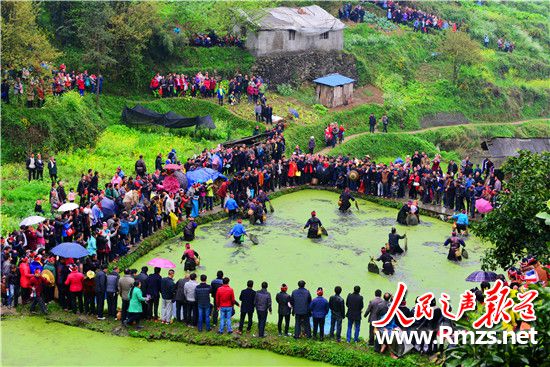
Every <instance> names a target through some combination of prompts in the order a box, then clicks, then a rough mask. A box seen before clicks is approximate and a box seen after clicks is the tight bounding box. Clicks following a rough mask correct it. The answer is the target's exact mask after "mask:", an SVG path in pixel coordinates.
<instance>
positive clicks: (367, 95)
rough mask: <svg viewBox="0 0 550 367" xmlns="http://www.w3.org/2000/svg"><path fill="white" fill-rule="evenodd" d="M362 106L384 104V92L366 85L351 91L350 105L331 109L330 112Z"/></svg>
mask: <svg viewBox="0 0 550 367" xmlns="http://www.w3.org/2000/svg"><path fill="white" fill-rule="evenodd" d="M364 104H378V105H383V104H384V92H382V90H380V89H378V88H376V87H375V86H374V85H366V86H364V87H361V88H358V89H356V90H354V91H353V99H352V101H351V103H350V104H347V105H345V106H338V107H334V108H331V109H330V111H331V112H334V111H342V110H348V109H351V108H355V107H357V106H361V105H364Z"/></svg>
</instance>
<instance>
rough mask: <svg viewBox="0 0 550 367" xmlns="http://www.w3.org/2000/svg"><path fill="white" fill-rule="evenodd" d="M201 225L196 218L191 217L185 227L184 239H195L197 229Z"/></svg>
mask: <svg viewBox="0 0 550 367" xmlns="http://www.w3.org/2000/svg"><path fill="white" fill-rule="evenodd" d="M198 226H199V225H198V224H197V222H195V218H193V217H189V221H188V222H187V224H186V225H185V227H183V240H184V241H187V242H189V241H193V240H194V239H195V230H196V229H197V227H198Z"/></svg>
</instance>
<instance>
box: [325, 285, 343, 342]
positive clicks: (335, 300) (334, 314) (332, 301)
mask: <svg viewBox="0 0 550 367" xmlns="http://www.w3.org/2000/svg"><path fill="white" fill-rule="evenodd" d="M340 293H342V287H340V286H337V287H335V288H334V296H332V297H330V298H329V300H328V307H329V309H330V332H329V337H330V338H334V329H336V341H338V342H339V341H340V340H341V337H342V320H343V319H344V316H345V315H346V306H345V305H344V299H343V298H342V297H341V296H340Z"/></svg>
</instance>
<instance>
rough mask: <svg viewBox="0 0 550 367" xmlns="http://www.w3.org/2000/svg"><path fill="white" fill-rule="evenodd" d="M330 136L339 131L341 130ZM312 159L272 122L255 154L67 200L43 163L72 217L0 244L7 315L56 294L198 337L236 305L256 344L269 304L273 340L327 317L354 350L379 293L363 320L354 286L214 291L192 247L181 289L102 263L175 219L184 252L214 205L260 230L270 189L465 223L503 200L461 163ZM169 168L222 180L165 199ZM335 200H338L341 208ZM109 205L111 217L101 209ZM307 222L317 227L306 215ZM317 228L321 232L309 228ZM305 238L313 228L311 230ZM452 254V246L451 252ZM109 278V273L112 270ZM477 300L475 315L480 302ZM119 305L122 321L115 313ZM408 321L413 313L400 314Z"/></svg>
mask: <svg viewBox="0 0 550 367" xmlns="http://www.w3.org/2000/svg"><path fill="white" fill-rule="evenodd" d="M332 127H333V128H337V130H338V131H340V127H339V126H338V125H337V124H336V125H333V126H332ZM308 148H310V149H311V151H310V152H306V153H304V152H302V151H301V149H300V147H299V146H297V147H295V149H294V151H292V152H289V151H288V150H287V147H286V142H285V138H284V125H283V124H281V123H279V124H277V125H276V126H275V127H273V128H271V129H267V131H266V135H265V140H263V141H261V142H259V143H257V144H255V145H252V146H246V145H242V146H236V147H228V148H225V147H222V146H218V147H217V148H214V149H210V150H208V149H205V150H204V151H203V152H201V153H200V154H198V155H197V156H195V157H193V158H188V159H187V160H181V159H179V158H178V157H177V152H176V151H175V150H174V149H172V150H170V151H169V152H168V154H167V156H166V160H164V159H163V155H162V154H161V153H159V154H158V155H157V156H156V157H155V161H154V171H153V170H151V171H150V170H148V167H147V166H148V165H147V164H146V162H145V158H144V157H143V156H140V158H139V160H138V161H136V163H135V166H134V172H132V174H131V175H127V174H126V173H125V172H124V171H123V170H122V169H121V167H119V168H117V170H116V172H114V173H113V174H112V176H111V175H109V176H108V180H107V182H105V183H103V184H100V175H99V173H98V172H97V171H93V170H92V169H90V170H89V171H88V172H87V173H84V174H82V176H81V179H80V181H79V182H78V184H77V185H76V190H74V189H73V188H71V189H69V193H66V191H65V184H64V182H63V181H62V180H58V179H57V165H56V164H55V159H54V158H53V157H50V158H49V162H54V163H53V164H52V166H53V167H55V170H54V171H52V170H50V172H49V173H50V177H51V180H52V184H51V191H50V204H51V207H52V213H55V212H56V209H57V208H59V207H60V206H61V205H63V204H66V203H78V204H77V206H78V208H76V209H73V210H69V211H65V212H62V213H59V214H57V215H56V217H55V218H54V219H51V220H47V221H45V222H43V223H40V224H38V225H37V226H36V228H34V226H22V227H21V228H20V229H19V230H17V231H14V232H12V233H11V234H10V236H8V237H7V238H2V239H1V240H2V274H3V279H2V280H3V284H4V287H2V289H3V290H4V292H3V293H2V296H3V300H4V304H5V305H7V306H12V305H17V304H18V302H19V297H21V300H22V302H23V303H31V311H34V310H35V309H36V307H37V306H38V307H39V308H40V309H41V310H42V311H43V312H47V303H48V302H52V301H53V295H54V287H57V294H59V303H60V304H61V306H62V307H63V309H66V310H72V311H73V312H80V313H88V314H92V315H95V316H96V317H97V318H98V319H99V320H103V319H104V318H105V317H106V316H107V317H111V318H119V319H120V320H121V322H122V323H123V324H124V325H126V326H129V325H131V324H135V325H136V327H141V326H140V323H139V322H140V320H143V319H152V320H155V319H156V320H160V321H161V322H163V323H172V322H173V321H174V319H175V320H176V321H179V322H183V323H186V324H188V325H191V326H196V327H197V328H198V330H203V329H206V330H210V329H211V328H212V325H217V326H218V328H217V331H218V332H219V333H223V332H224V331H227V332H233V326H232V322H231V318H232V315H233V313H234V312H235V311H234V308H235V306H237V307H240V308H241V310H240V320H239V326H238V328H237V330H235V332H237V333H240V332H244V327H245V321H248V322H247V323H246V328H247V331H250V330H251V328H252V323H251V320H252V319H253V314H254V312H255V313H256V315H257V316H256V317H257V321H258V326H257V327H258V331H257V333H258V334H257V335H258V336H260V337H263V336H265V324H266V319H267V314H268V312H272V311H273V310H272V309H273V308H275V304H276V305H277V313H278V332H279V334H281V335H288V332H289V319H290V315H294V316H295V328H294V337H295V338H299V337H301V336H305V337H308V338H309V337H311V336H313V337H314V338H317V337H318V338H319V339H321V340H322V339H324V337H325V335H324V323H325V319H326V318H327V315H328V313H329V311H330V315H331V316H330V323H331V328H330V330H331V331H330V332H329V335H328V337H331V338H335V339H336V340H337V341H340V340H341V338H342V336H341V328H342V320H343V319H344V318H347V319H348V324H347V332H346V335H345V338H346V341H348V342H351V341H355V342H358V340H359V332H360V331H359V330H360V325H361V320H362V318H363V317H367V318H368V321H369V323H372V322H373V321H375V320H378V319H379V318H380V317H381V316H382V315H384V314H385V313H386V311H387V309H388V306H389V305H391V302H392V295H391V294H389V293H386V294H385V295H384V296H383V297H382V292H381V291H380V290H377V291H376V292H375V298H374V299H373V300H372V301H371V302H370V303H369V305H368V306H367V308H366V310H364V308H365V307H364V306H365V304H364V302H363V297H362V296H361V294H360V287H359V286H355V287H354V288H353V291H352V292H350V293H349V294H348V295H347V297H346V298H345V300H344V297H343V296H342V287H341V286H337V287H335V288H334V294H333V295H332V296H331V297H330V298H329V299H328V300H327V299H326V298H325V297H324V289H323V287H322V285H318V286H317V285H316V286H317V288H316V289H317V290H316V292H315V294H316V297H313V296H312V295H311V293H310V292H309V291H308V290H307V289H306V288H305V282H303V281H300V282H299V283H298V288H297V289H296V290H294V291H293V292H291V293H288V287H287V286H286V285H285V284H282V285H281V287H280V292H278V293H277V295H276V296H275V298H274V300H273V299H272V297H271V294H270V292H269V291H268V289H269V285H268V284H267V283H266V282H262V284H261V288H260V289H259V290H254V283H253V281H249V282H248V284H247V287H246V289H244V290H243V291H242V292H241V294H240V296H239V298H238V299H237V297H236V295H235V292H234V290H233V289H232V288H231V286H230V280H229V278H227V277H226V276H224V274H223V272H222V271H219V272H218V274H217V276H216V279H215V280H214V281H212V282H210V284H208V278H207V275H206V274H201V275H200V276H199V274H197V273H196V265H197V263H198V261H197V260H199V259H200V257H199V254H198V253H197V252H196V251H194V250H193V249H192V248H191V246H190V245H187V246H186V250H185V252H184V255H183V257H182V262H183V261H185V264H186V265H185V268H184V269H185V270H186V273H185V275H183V276H182V277H181V279H179V280H177V281H176V280H175V275H176V274H175V271H174V270H169V271H168V273H167V274H166V276H165V277H162V276H161V271H162V270H161V269H160V268H155V269H153V273H152V274H150V273H149V268H147V267H144V268H142V269H141V272H138V271H137V270H133V269H118V268H117V267H116V266H114V265H116V264H111V265H109V264H110V263H111V262H112V261H113V260H116V259H117V258H119V257H120V256H124V255H125V254H126V253H127V251H128V250H129V249H131V247H132V246H133V245H137V244H139V241H140V240H141V239H143V238H145V237H147V236H148V235H150V234H151V233H153V232H154V231H156V230H158V229H159V228H162V226H164V225H165V223H169V222H170V223H171V222H172V218H176V219H175V220H176V222H177V221H178V220H181V221H186V223H185V228H184V230H183V237H184V240H185V241H192V240H193V239H194V231H195V229H196V227H197V225H196V223H194V218H196V217H199V216H201V215H202V214H203V213H205V212H208V211H210V210H213V208H214V205H215V204H216V202H219V204H220V205H221V206H222V207H223V208H224V209H225V211H226V212H227V215H228V216H229V217H230V218H233V219H236V218H238V217H246V216H248V217H249V218H250V220H251V223H253V224H254V223H256V222H258V221H259V222H260V223H262V222H263V219H264V218H265V211H266V204H267V203H268V202H269V196H268V194H269V192H272V191H274V190H275V189H276V188H282V187H287V186H296V185H303V184H313V185H315V184H320V185H324V186H331V187H337V188H339V189H342V190H343V191H344V194H343V195H342V196H341V200H342V205H341V206H343V204H348V207H349V202H348V200H353V199H352V196H351V192H360V193H366V194H369V195H377V196H383V197H396V198H403V197H406V196H409V197H410V198H414V199H416V198H418V199H420V200H422V201H423V202H434V203H436V204H439V203H443V204H444V205H445V206H447V207H449V208H452V209H455V210H457V211H461V210H463V209H464V208H466V209H467V210H469V213H471V214H474V210H475V209H472V208H475V205H472V203H473V201H472V200H475V199H476V198H477V197H484V195H486V196H485V197H487V198H488V199H491V200H493V202H494V197H495V196H496V195H498V192H499V191H500V190H501V189H502V184H501V182H500V180H499V179H498V177H496V176H495V174H494V165H493V163H492V162H491V161H490V160H488V159H487V160H485V161H484V162H483V165H482V167H479V165H477V166H476V167H475V168H474V165H473V164H472V162H471V161H470V160H469V158H468V157H466V158H465V159H464V160H462V161H461V162H460V167H459V165H457V164H456V163H455V162H453V161H450V162H449V164H448V166H447V169H446V170H445V171H444V170H443V168H442V167H441V163H440V162H441V157H440V156H439V155H436V156H435V157H434V158H433V159H430V158H429V157H428V155H427V154H426V153H424V152H418V151H416V152H414V154H412V155H411V156H410V157H405V160H401V159H396V160H395V161H394V162H389V163H388V164H383V163H377V162H375V161H374V160H372V159H371V158H370V157H368V156H366V157H364V158H357V157H351V156H338V157H329V156H323V155H320V154H314V153H312V151H313V149H312V148H311V147H310V146H308ZM313 148H314V147H313ZM39 160H40V161H41V157H40V156H39V155H38V154H37V155H36V156H34V155H31V156H30V157H29V159H28V160H27V162H26V163H27V164H26V165H27V169H28V170H29V179H41V178H42V174H38V173H37V172H38V170H39V167H43V164H40V163H38V161H39ZM169 164H177V165H180V166H181V167H182V171H193V170H196V169H200V168H204V167H208V168H213V169H216V170H221V171H222V172H223V173H224V174H226V175H227V176H228V177H229V179H228V180H227V181H224V182H223V183H221V184H220V183H219V182H218V183H217V185H214V183H213V182H211V181H210V182H202V183H195V184H193V185H191V186H190V187H189V188H187V187H185V188H184V187H182V188H180V189H179V190H177V191H176V192H167V191H165V190H164V187H165V186H166V184H165V181H166V178H167V177H168V176H169V175H171V174H172V173H173V168H167V169H165V166H166V165H169ZM167 167H170V166H167ZM48 168H50V167H49V165H48ZM218 184H219V185H218ZM346 195H347V196H346ZM343 196H346V198H344V199H345V201H346V203H344V199H342V197H343ZM472 198H473V199H472ZM107 199H108V200H107ZM218 200H219V201H218ZM465 201H466V203H465ZM110 203H112V206H111V205H107V204H110ZM216 205H217V204H216ZM35 210H36V211H37V213H43V212H44V211H43V210H42V206H41V202H40V201H37V203H36V208H35ZM462 214H464V213H462ZM312 217H315V215H314V213H312ZM308 223H309V221H308ZM238 225H241V226H242V224H241V222H239V223H237V225H236V226H235V227H234V228H233V230H232V231H231V232H230V234H229V235H233V236H234V237H235V240H236V241H237V240H238V238H240V237H241V236H242V235H244V234H245V232H246V231H245V230H244V228H240V227H238ZM314 225H315V224H314ZM306 226H307V225H306ZM320 226H322V225H321V223H320V221H319V222H318V223H317V229H318V228H319V227H320ZM311 227H312V226H311V224H310V226H308V228H309V229H311ZM457 229H458V230H461V229H462V228H460V227H458V228H457ZM239 231H240V232H239ZM237 232H238V233H237ZM313 232H316V231H315V230H313ZM317 235H318V233H317ZM391 235H393V236H394V237H396V238H394V240H395V241H392V240H391V239H390V241H389V242H391V243H389V247H388V248H383V249H382V250H381V252H382V254H381V255H380V257H379V258H378V260H379V261H382V262H383V264H384V269H383V272H385V273H388V272H389V273H391V269H390V268H389V267H387V266H386V264H388V263H391V262H392V259H391V257H392V256H391V255H392V254H395V253H398V250H399V244H398V241H399V238H402V237H401V236H399V235H398V234H397V233H395V231H392V234H391ZM61 242H77V243H80V244H81V245H82V246H83V247H85V248H86V249H87V251H88V256H86V257H85V258H83V259H71V258H60V257H56V256H53V255H52V254H51V253H50V250H51V249H52V248H53V247H54V246H56V245H57V244H59V243H61ZM395 242H397V244H396V243H395ZM449 244H451V247H452V246H454V243H453V242H452V241H451V242H450V243H449ZM459 247H460V244H459ZM454 250H456V249H454ZM454 250H453V251H454ZM386 251H387V252H386ZM535 261H536V260H535ZM528 263H529V265H530V266H535V265H536V264H535V265H533V263H532V260H529V261H528ZM109 266H110V267H109ZM109 268H112V269H113V270H111V271H108V269H109ZM46 270H47V271H49V272H50V273H51V274H52V276H51V277H49V276H46V277H45V276H44V274H45V273H44V272H45V271H46ZM511 271H512V273H510V274H512V275H513V274H515V276H516V278H514V279H516V280H517V279H519V280H522V281H525V275H522V274H527V270H526V269H523V270H522V271H518V270H517V269H511ZM514 271H515V273H514ZM119 272H122V273H123V274H119ZM46 274H47V273H46ZM518 274H519V275H518ZM52 277H53V280H52ZM48 279H49V280H48ZM199 280H200V282H199ZM518 288H519V286H518ZM476 297H478V303H479V304H480V305H482V304H483V294H481V295H479V296H477V295H476ZM119 299H120V301H121V310H120V316H119V315H118V311H117V309H118V304H119V303H118V302H119ZM105 302H106V303H107V304H106V305H105ZM105 307H106V309H105ZM159 307H160V311H159ZM400 309H402V310H403V312H405V310H406V309H407V307H406V305H405V304H402V305H400ZM363 312H364V314H363ZM407 312H410V310H408V309H407ZM436 316H437V317H434V318H433V319H432V320H419V321H418V323H417V324H416V326H413V327H416V328H420V327H427V326H429V327H432V328H435V327H437V326H439V325H441V324H442V323H444V322H447V320H446V319H445V318H443V317H442V316H441V315H440V314H439V313H438V314H436ZM310 322H311V323H312V324H313V331H312V330H311V326H310ZM388 328H389V329H393V328H399V329H402V330H404V331H406V330H407V328H400V326H399V320H394V321H393V322H392V323H390V324H389V326H388ZM369 343H372V344H374V346H375V349H376V350H378V351H380V352H384V351H385V350H387V349H390V350H391V352H392V353H394V354H395V355H396V356H399V355H401V354H402V353H403V349H402V347H400V346H397V347H396V346H395V345H394V346H389V345H379V344H376V343H377V341H376V340H375V339H374V337H373V333H372V326H371V333H370V337H369ZM412 347H413V348H417V349H418V350H419V351H421V352H426V353H431V352H433V351H434V349H433V348H434V347H433V346H432V345H431V344H429V343H428V344H426V345H416V346H412Z"/></svg>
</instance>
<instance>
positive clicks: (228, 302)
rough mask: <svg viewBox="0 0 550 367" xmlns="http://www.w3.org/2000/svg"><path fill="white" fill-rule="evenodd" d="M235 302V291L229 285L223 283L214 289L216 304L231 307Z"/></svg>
mask: <svg viewBox="0 0 550 367" xmlns="http://www.w3.org/2000/svg"><path fill="white" fill-rule="evenodd" d="M234 304H235V292H233V288H231V287H230V286H229V285H227V284H224V285H222V286H221V287H220V288H218V290H217V291H216V305H217V306H218V307H233V305H234Z"/></svg>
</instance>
